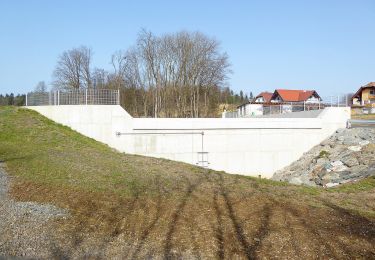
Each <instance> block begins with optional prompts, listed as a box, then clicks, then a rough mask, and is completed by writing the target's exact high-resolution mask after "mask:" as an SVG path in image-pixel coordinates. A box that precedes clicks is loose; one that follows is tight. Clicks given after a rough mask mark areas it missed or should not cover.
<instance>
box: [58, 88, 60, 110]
mask: <svg viewBox="0 0 375 260" xmlns="http://www.w3.org/2000/svg"><path fill="white" fill-rule="evenodd" d="M57 105H58V106H60V90H58V91H57Z"/></svg>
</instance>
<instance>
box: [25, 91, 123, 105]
mask: <svg viewBox="0 0 375 260" xmlns="http://www.w3.org/2000/svg"><path fill="white" fill-rule="evenodd" d="M59 105H120V91H119V90H113V89H77V90H56V91H50V92H30V93H27V94H26V106H59Z"/></svg>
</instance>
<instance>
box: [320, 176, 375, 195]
mask: <svg viewBox="0 0 375 260" xmlns="http://www.w3.org/2000/svg"><path fill="white" fill-rule="evenodd" d="M373 189H375V176H372V177H369V178H366V179H363V180H360V181H357V182H354V183H348V184H344V185H340V186H337V187H334V188H330V189H327V191H328V192H345V193H356V192H362V191H370V190H373Z"/></svg>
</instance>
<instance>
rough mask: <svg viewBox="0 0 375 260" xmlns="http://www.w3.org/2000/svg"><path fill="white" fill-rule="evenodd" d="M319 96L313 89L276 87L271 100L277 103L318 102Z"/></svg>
mask: <svg viewBox="0 0 375 260" xmlns="http://www.w3.org/2000/svg"><path fill="white" fill-rule="evenodd" d="M321 100H322V99H321V97H320V96H319V94H318V93H317V92H316V91H315V90H296V89H276V90H275V92H273V94H272V97H271V102H278V103H295V102H299V103H302V102H304V103H319V102H320V101H321Z"/></svg>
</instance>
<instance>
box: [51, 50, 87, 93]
mask: <svg viewBox="0 0 375 260" xmlns="http://www.w3.org/2000/svg"><path fill="white" fill-rule="evenodd" d="M91 58H92V51H91V49H90V48H88V47H85V46H81V47H79V48H74V49H71V50H68V51H64V52H63V54H62V55H61V56H60V57H59V60H58V62H57V65H56V68H55V71H54V73H53V76H54V78H55V80H54V83H53V84H54V86H55V88H60V89H61V88H75V89H79V88H91V87H92V78H91V70H90V66H91Z"/></svg>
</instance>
